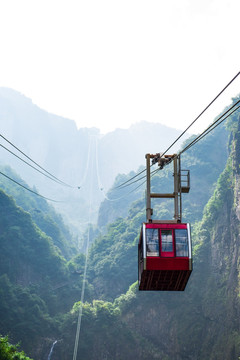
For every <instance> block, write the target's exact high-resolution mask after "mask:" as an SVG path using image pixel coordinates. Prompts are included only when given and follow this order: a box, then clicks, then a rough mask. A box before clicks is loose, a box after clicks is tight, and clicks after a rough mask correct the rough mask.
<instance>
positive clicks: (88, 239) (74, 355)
mask: <svg viewBox="0 0 240 360" xmlns="http://www.w3.org/2000/svg"><path fill="white" fill-rule="evenodd" d="M92 146H93V145H92V141H91V146H90V147H89V159H90V154H91V153H93V151H91V148H92ZM92 198H93V157H92V161H91V172H90V196H89V212H88V234H87V246H86V258H85V264H84V275H83V283H82V291H81V299H80V306H79V312H78V320H77V329H76V337H75V343H74V352H73V360H76V359H77V352H78V344H79V339H80V333H81V324H82V314H83V301H84V295H85V287H86V276H87V266H88V252H89V242H90V224H91V223H90V220H91V213H92V205H93V199H92Z"/></svg>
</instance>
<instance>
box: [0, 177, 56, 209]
mask: <svg viewBox="0 0 240 360" xmlns="http://www.w3.org/2000/svg"><path fill="white" fill-rule="evenodd" d="M0 174H1V175H2V176H4V177H5V178H7V179H8V180H11V181H12V182H14V183H15V184H17V185H19V186H21V187H22V188H24V189H25V190H27V191H29V192H31V193H33V194H35V195H37V196H40V197H41V198H43V199H45V200H49V201H53V202H57V203H60V202H63V201H59V200H53V199H49V198H47V197H45V196H43V195H41V194H39V193H37V192H36V191H33V190H31V189H29V188H28V187H26V186H24V185H22V184H20V183H19V182H18V181H16V180H14V179H12V178H11V177H10V176H8V175H6V174H4V173H3V172H1V171H0Z"/></svg>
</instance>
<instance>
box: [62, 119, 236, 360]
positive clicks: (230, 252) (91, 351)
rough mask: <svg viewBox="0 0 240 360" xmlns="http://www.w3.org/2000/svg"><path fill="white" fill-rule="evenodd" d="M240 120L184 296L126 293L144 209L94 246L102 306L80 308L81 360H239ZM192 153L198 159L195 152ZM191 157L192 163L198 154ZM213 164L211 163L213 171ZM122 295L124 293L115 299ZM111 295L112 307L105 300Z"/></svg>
mask: <svg viewBox="0 0 240 360" xmlns="http://www.w3.org/2000/svg"><path fill="white" fill-rule="evenodd" d="M239 115H240V113H239V112H238V113H237V114H235V116H233V117H232V119H231V121H230V122H229V124H228V127H229V128H230V130H231V136H230V141H229V147H228V150H229V155H228V159H227V162H226V163H225V166H224V169H223V171H222V172H221V174H220V175H219V177H218V180H217V181H216V184H215V185H214V191H213V193H212V196H211V197H210V200H209V201H208V202H207V203H206V205H205V207H204V209H203V214H202V216H199V219H195V221H196V223H195V225H194V226H193V234H192V235H193V249H194V268H193V273H192V275H191V277H190V280H189V283H188V285H187V288H186V290H185V291H184V292H182V293H176V292H175V293H174V292H170V293H168V292H139V291H138V290H137V283H135V284H133V285H132V286H130V288H129V290H128V291H126V290H125V289H126V288H127V286H128V285H129V284H130V283H131V282H132V281H134V279H136V278H137V249H136V245H137V232H136V227H137V226H138V225H139V223H140V222H141V221H142V218H143V217H144V216H145V214H144V211H143V210H142V211H139V210H140V209H141V206H142V207H143V206H144V202H142V204H141V203H139V202H138V203H136V204H133V205H132V208H131V210H130V213H129V216H128V218H126V219H118V220H116V222H115V223H113V224H111V225H110V226H109V227H108V230H107V233H106V234H105V235H103V236H102V237H99V238H98V239H97V240H96V242H95V243H94V244H93V246H92V249H91V253H90V259H91V260H90V261H91V264H90V274H89V277H88V279H89V281H90V282H92V281H94V279H95V282H94V289H95V293H97V294H98V295H97V296H98V298H100V299H101V301H99V300H98V301H93V302H92V304H88V303H85V304H83V323H82V335H81V336H80V342H79V356H81V355H82V354H84V359H106V358H109V359H115V358H116V359H132V358H133V357H138V358H139V359H150V358H151V359H166V360H170V359H176V360H185V359H191V360H195V359H196V360H198V359H199V360H200V359H201V360H205V359H206V360H207V359H208V360H209V359H210V360H226V359H227V360H232V359H237V358H239V356H240V349H239V343H240V323H239V318H240V317H239V311H240V303H239V277H240V275H239V261H240V252H239V249H240V245H239V244H240V235H239V234H240V200H239V192H240V181H239V179H240V170H239V169H240V116H239ZM214 144H215V149H216V151H215V153H214V156H213V157H215V156H216V155H217V151H218V152H220V154H222V150H223V149H222V148H221V147H220V146H219V144H218V143H217V145H216V143H214V142H213V145H212V146H214ZM206 150H208V147H206ZM195 151H196V152H197V154H198V155H199V153H198V151H197V149H196V148H195V149H194V153H195ZM201 155H202V156H203V157H204V154H201ZM191 156H192V160H193V153H192V155H191ZM205 158H206V157H205ZM195 160H197V158H196V159H195ZM212 160H213V158H212ZM213 163H214V162H212V163H211V156H210V157H209V158H208V164H209V166H210V164H212V165H213ZM196 170H197V169H196ZM210 170H211V169H210V168H209V171H210ZM202 176H204V174H203V175H202ZM211 176H212V175H211ZM211 176H210V178H211ZM199 180H201V179H199ZM210 187H211V186H210ZM190 205H191V204H188V206H189V209H188V210H189V211H190V210H192V211H194V207H195V204H192V207H190ZM202 205H203V204H202ZM134 210H135V211H134ZM134 254H135V255H134ZM134 269H135V270H134ZM121 291H123V292H125V291H126V293H125V294H122V295H120V296H119V295H117V294H119V293H121ZM95 296H96V295H95ZM111 296H112V301H111V302H109V301H106V300H107V298H108V299H110V297H111ZM104 299H105V301H104ZM80 305H81V304H80V303H78V304H75V306H74V307H73V309H72V311H71V312H70V313H69V316H68V318H65V321H64V323H63V334H64V336H63V343H64V344H65V346H64V349H63V345H61V344H59V347H58V349H56V359H57V356H59V354H61V355H62V358H63V359H64V360H65V359H68V354H69V353H70V352H71V351H72V350H71V349H72V348H73V346H74V341H73V338H74V333H75V329H76V328H75V325H74V319H75V321H76V319H77V316H78V309H79V306H80ZM126 333H127V334H128V337H127V339H126V338H124V335H125V334H126ZM66 344H67V346H66ZM80 354H81V355H80ZM79 358H80V357H79Z"/></svg>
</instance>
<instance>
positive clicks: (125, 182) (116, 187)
mask: <svg viewBox="0 0 240 360" xmlns="http://www.w3.org/2000/svg"><path fill="white" fill-rule="evenodd" d="M145 171H146V169H143V170H142V171H140V172H139V173H138V174H136V175H135V176H133V177H131V179H129V180H127V181H124V182H123V183H122V184H120V185H118V186H115V187H114V188H113V189H118V188H120V187H125V186H124V185H125V184H127V183H129V182H130V181H132V180H133V179H135V178H136V177H138V176H139V175H141V174H142V173H144V172H145ZM141 179H142V178H141ZM141 179H140V180H141ZM137 181H138V180H137Z"/></svg>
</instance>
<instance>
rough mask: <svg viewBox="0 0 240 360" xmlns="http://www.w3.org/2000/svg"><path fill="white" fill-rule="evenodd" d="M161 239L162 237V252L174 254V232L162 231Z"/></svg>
mask: <svg viewBox="0 0 240 360" xmlns="http://www.w3.org/2000/svg"><path fill="white" fill-rule="evenodd" d="M161 237H162V251H163V252H172V251H173V241H172V230H162V231H161Z"/></svg>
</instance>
